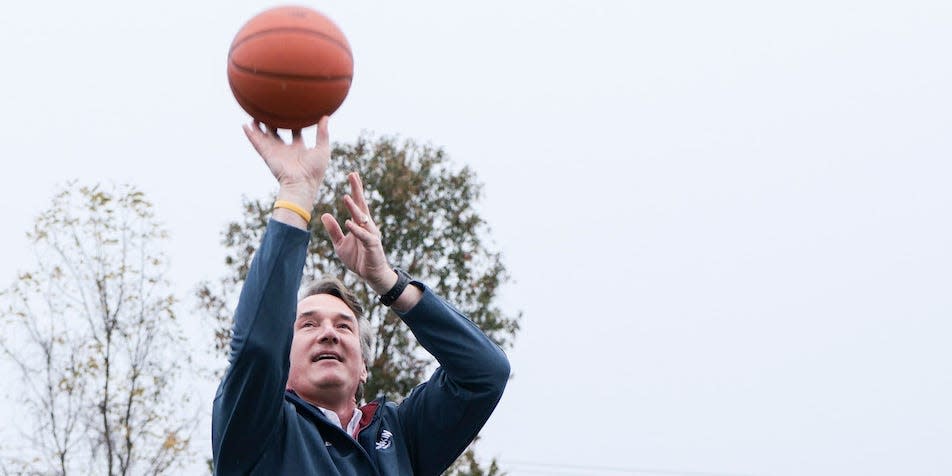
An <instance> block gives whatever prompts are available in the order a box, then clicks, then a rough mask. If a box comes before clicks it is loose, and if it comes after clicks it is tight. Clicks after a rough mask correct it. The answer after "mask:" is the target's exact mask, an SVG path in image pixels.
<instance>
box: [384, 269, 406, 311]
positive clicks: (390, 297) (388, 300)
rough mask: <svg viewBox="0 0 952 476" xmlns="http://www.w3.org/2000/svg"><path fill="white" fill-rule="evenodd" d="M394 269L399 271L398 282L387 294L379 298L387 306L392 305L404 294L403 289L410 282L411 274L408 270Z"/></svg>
mask: <svg viewBox="0 0 952 476" xmlns="http://www.w3.org/2000/svg"><path fill="white" fill-rule="evenodd" d="M393 270H394V271H395V272H396V273H397V284H394V285H393V287H392V288H390V290H389V291H387V293H386V294H384V295H383V296H380V298H379V300H380V304H383V305H384V306H387V307H390V305H391V304H393V303H394V301H396V300H397V298H398V297H400V295H401V294H403V290H404V289H406V288H407V284H410V275H409V274H407V272H406V271H404V270H402V269H400V268H393Z"/></svg>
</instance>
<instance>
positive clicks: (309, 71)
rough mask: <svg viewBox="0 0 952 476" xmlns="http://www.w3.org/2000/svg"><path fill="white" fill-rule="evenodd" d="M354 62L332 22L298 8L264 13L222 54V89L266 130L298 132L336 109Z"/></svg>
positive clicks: (241, 32)
mask: <svg viewBox="0 0 952 476" xmlns="http://www.w3.org/2000/svg"><path fill="white" fill-rule="evenodd" d="M353 75H354V59H353V56H351V53H350V45H349V44H348V43H347V38H345V37H344V34H343V33H341V31H340V29H339V28H337V25H335V24H334V22H332V21H330V20H329V19H328V18H327V17H325V16H324V15H322V14H320V13H318V12H316V11H314V10H311V9H309V8H304V7H290V6H289V7H277V8H272V9H270V10H266V11H264V12H262V13H260V14H258V15H257V16H255V17H254V18H252V19H251V20H249V21H248V23H246V24H245V25H244V26H243V27H242V28H241V30H240V31H239V32H238V34H237V35H235V40H234V41H232V43H231V48H230V49H229V50H228V84H229V85H231V92H232V93H233V94H234V95H235V99H237V100H238V104H240V105H241V107H242V109H244V110H245V111H247V112H248V114H250V115H251V117H253V118H255V119H257V120H259V121H261V122H263V123H265V124H267V125H268V126H271V127H277V128H281V129H300V128H304V127H307V126H310V125H313V124H316V123H317V121H318V120H320V118H321V117H323V116H327V115H330V114H331V113H333V112H334V111H336V110H337V108H338V107H340V105H341V103H343V102H344V98H345V97H347V91H348V90H350V83H351V79H352V78H353Z"/></svg>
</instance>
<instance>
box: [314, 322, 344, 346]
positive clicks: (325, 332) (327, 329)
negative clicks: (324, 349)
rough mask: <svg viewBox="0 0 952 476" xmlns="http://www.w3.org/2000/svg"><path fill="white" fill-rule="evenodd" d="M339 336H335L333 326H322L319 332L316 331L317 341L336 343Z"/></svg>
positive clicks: (335, 332)
mask: <svg viewBox="0 0 952 476" xmlns="http://www.w3.org/2000/svg"><path fill="white" fill-rule="evenodd" d="M338 340H339V338H338V336H337V330H336V329H334V326H322V327H321V331H320V333H318V336H317V341H318V342H332V343H334V344H336V343H337V342H338Z"/></svg>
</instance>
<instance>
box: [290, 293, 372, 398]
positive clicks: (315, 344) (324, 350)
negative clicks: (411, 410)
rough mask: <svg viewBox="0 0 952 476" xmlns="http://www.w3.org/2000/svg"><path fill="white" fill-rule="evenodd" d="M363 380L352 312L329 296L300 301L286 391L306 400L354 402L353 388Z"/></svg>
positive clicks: (317, 296) (357, 334)
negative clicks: (291, 391)
mask: <svg viewBox="0 0 952 476" xmlns="http://www.w3.org/2000/svg"><path fill="white" fill-rule="evenodd" d="M366 380H367V369H366V367H365V366H364V359H363V357H362V356H361V353H360V334H359V333H358V329H357V319H356V318H355V316H354V313H353V311H351V310H350V308H349V307H347V305H346V304H344V301H342V300H340V299H339V298H337V297H335V296H332V295H330V294H316V295H313V296H308V297H306V298H304V299H302V300H301V302H299V303H298V309H297V319H296V320H295V321H294V339H293V340H292V341H291V369H290V373H289V374H288V388H290V389H291V390H294V391H295V393H297V394H298V395H300V396H301V397H304V398H305V399H307V400H311V401H317V402H330V401H336V400H338V399H340V398H344V397H347V398H351V399H352V398H354V392H356V391H357V384H358V383H360V382H363V381H366Z"/></svg>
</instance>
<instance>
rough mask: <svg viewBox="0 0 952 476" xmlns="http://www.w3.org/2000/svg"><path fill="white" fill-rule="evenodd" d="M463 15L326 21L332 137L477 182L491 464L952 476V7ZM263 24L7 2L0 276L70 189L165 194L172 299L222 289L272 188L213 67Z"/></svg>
mask: <svg viewBox="0 0 952 476" xmlns="http://www.w3.org/2000/svg"><path fill="white" fill-rule="evenodd" d="M450 3H451V2H436V1H432V2H424V1H415V0H414V1H402V2H356V1H353V0H351V1H326V2H320V3H311V4H309V5H310V6H312V7H315V8H317V9H319V10H322V11H324V12H325V13H327V14H328V15H329V16H331V17H332V18H333V19H334V20H335V21H337V23H338V24H339V25H340V26H341V28H342V29H343V31H344V32H345V34H346V35H347V36H348V38H349V40H350V42H351V45H352V48H353V52H354V55H355V61H356V71H355V80H354V84H353V87H352V89H351V93H350V96H349V97H348V99H347V101H346V102H345V103H344V105H343V107H342V108H341V110H340V111H339V112H338V113H337V114H336V115H335V116H334V117H333V120H332V126H331V127H332V135H333V136H334V138H336V139H338V140H343V141H350V140H353V139H354V138H356V137H357V135H358V134H359V132H360V131H361V130H368V131H374V132H376V133H378V134H400V135H402V136H405V137H410V138H414V139H416V140H419V141H422V142H430V143H433V144H436V145H440V146H444V147H445V148H446V150H447V151H448V152H449V153H450V155H451V156H452V158H453V159H454V160H455V161H456V162H458V163H460V164H467V165H469V166H471V167H473V168H474V169H475V170H476V172H477V173H478V176H479V178H480V179H481V180H482V181H483V182H484V183H485V185H486V187H485V191H486V197H485V200H484V201H483V203H482V206H481V209H482V210H483V211H484V216H485V217H486V219H487V220H488V221H489V222H490V224H491V225H492V228H493V236H494V238H495V240H496V242H497V244H498V246H499V248H500V249H502V250H503V252H504V253H505V259H506V262H507V264H508V266H509V268H510V270H511V271H512V273H513V275H514V277H515V279H516V281H517V282H516V283H515V284H513V285H512V286H510V287H509V288H507V290H506V293H505V297H504V304H505V306H506V307H508V308H511V309H521V310H523V311H524V312H525V319H524V321H523V327H524V328H523V331H522V333H521V334H520V336H519V338H518V340H517V343H516V347H515V349H514V350H513V351H512V352H511V353H510V355H511V359H512V362H513V368H514V372H515V379H514V380H513V381H512V382H511V384H510V387H509V389H508V391H507V393H506V395H505V397H504V398H503V401H502V403H501V405H500V406H499V409H498V410H497V412H496V413H495V415H494V416H493V418H492V420H491V421H490V423H489V424H488V426H487V427H486V429H485V431H484V432H483V441H482V442H481V443H480V445H479V448H480V454H481V455H482V456H485V457H489V456H496V457H498V458H499V459H500V461H501V463H502V466H503V468H504V469H506V470H508V471H509V472H510V474H511V475H513V476H523V475H529V474H625V473H621V472H611V471H609V470H608V469H602V470H600V471H595V470H585V469H579V468H578V467H601V468H616V469H617V468H628V469H632V470H634V469H648V468H651V469H656V470H659V471H668V472H666V473H661V472H655V473H651V472H647V471H646V472H639V473H634V472H632V471H630V472H629V473H628V474H669V475H670V474H675V475H677V474H688V473H689V472H695V473H702V474H703V473H719V474H721V473H723V474H756V475H844V474H851V475H852V474H855V475H896V474H903V475H948V474H952V452H950V451H949V448H950V447H952V409H950V406H949V403H948V402H950V401H952V350H950V346H949V341H950V337H952V320H950V314H952V292H950V290H952V252H950V243H952V226H950V221H949V212H950V210H952V186H949V184H948V182H949V180H950V177H952V161H950V152H952V139H950V134H949V133H948V131H949V127H950V125H952V112H950V111H952V92H950V86H949V84H950V83H952V66H950V61H949V45H950V43H952V4H950V3H948V2H941V1H935V2H922V1H908V2H882V1H867V2H858V1H857V2H844V1H825V2H784V3H783V4H778V3H779V2H753V1H751V2H720V1H718V2H713V1H696V2H684V1H664V2H662V1H654V2H637V1H621V0H619V1H607V0H606V1H596V0H589V1H575V2H570V1H552V0H550V1H523V2H503V1H497V0H493V1H484V2H478V3H468V4H466V5H464V6H459V5H455V2H452V3H454V4H453V5H452V6H451V5H449V4H450ZM275 5H277V4H276V3H270V2H266V1H251V0H238V1H224V0H210V1H204V2H186V1H184V0H167V1H162V2H128V1H124V2H123V1H118V0H108V1H107V0H92V1H89V2H67V1H63V0H59V1H54V2H13V3H11V4H9V5H6V6H5V8H4V13H3V15H2V16H0V58H2V59H3V68H2V70H3V74H2V77H3V79H2V80H0V81H2V82H0V85H2V87H0V110H2V112H3V116H2V118H0V130H2V132H0V134H2V135H0V138H2V145H3V147H4V149H5V154H4V156H5V158H4V162H5V164H6V165H7V168H6V170H5V172H4V173H2V174H0V212H2V213H3V216H4V218H5V222H6V223H7V225H6V226H5V227H4V230H3V232H2V233H0V240H2V241H0V243H2V246H3V249H4V250H6V253H5V256H4V259H3V260H0V282H9V281H11V280H12V279H13V278H14V276H15V272H16V270H17V269H22V268H24V267H25V266H27V265H28V264H29V261H27V259H26V258H27V256H28V253H29V249H28V247H27V243H26V240H25V238H24V233H25V232H26V231H27V229H28V228H29V226H30V224H31V223H32V221H33V218H34V216H35V215H36V214H37V213H39V211H40V209H41V208H42V207H43V206H45V204H47V203H48V202H49V199H50V196H51V195H52V193H53V192H54V191H55V190H57V188H58V187H59V186H60V185H61V184H62V183H64V182H65V181H67V180H69V179H71V178H79V179H81V180H83V181H85V182H94V181H99V180H112V181H117V182H131V183H134V184H136V185H138V186H140V187H141V188H142V189H144V190H145V191H146V192H147V193H148V195H149V196H150V197H151V199H152V200H153V201H154V202H155V204H156V206H157V212H158V213H159V216H160V218H161V219H163V220H164V222H165V223H166V224H167V226H168V228H169V229H170V230H171V232H172V242H171V243H170V248H169V251H170V255H171V258H172V260H173V269H172V277H173V279H174V280H175V282H176V283H177V285H178V286H179V289H180V292H181V294H182V295H183V296H184V297H188V293H189V291H190V290H191V289H192V288H193V287H194V285H195V283H197V282H198V281H199V280H201V279H213V278H216V277H218V276H220V275H221V273H222V272H223V269H224V268H223V266H222V264H221V263H222V257H223V252H222V250H221V249H220V245H219V241H220V233H221V230H222V229H223V226H224V224H225V223H226V222H228V221H229V220H232V219H235V218H236V217H238V216H239V212H240V210H239V201H240V198H241V196H242V195H243V194H245V195H248V196H252V197H262V196H265V195H266V194H267V193H268V192H269V191H270V190H272V188H273V179H272V178H271V177H270V175H269V174H268V172H267V170H266V168H265V167H264V166H263V165H262V163H261V162H260V159H258V158H257V156H256V155H255V154H254V152H253V150H252V149H251V148H250V147H249V146H248V145H247V144H246V140H245V138H244V136H243V134H242V133H241V130H240V125H241V124H242V123H243V122H245V121H246V120H247V117H246V116H245V115H244V113H243V112H242V111H241V109H240V108H239V107H238V106H237V103H235V101H234V99H233V98H232V96H231V92H230V90H229V89H228V84H227V81H226V77H225V57H226V53H227V49H228V45H229V43H230V42H231V39H232V37H233V35H234V34H235V33H236V32H237V30H238V28H239V27H240V26H241V25H242V24H243V23H244V22H245V21H246V20H247V19H248V18H250V17H251V16H252V15H254V14H256V13H257V12H259V11H261V10H263V9H265V8H267V7H270V6H275ZM187 304H189V305H188V306H183V312H184V313H185V314H188V313H189V310H190V309H191V306H190V303H187ZM210 385H211V386H214V383H211V384H210ZM209 398H210V397H209ZM201 438H205V437H201ZM203 444H204V445H206V446H205V448H207V439H206V440H205V442H204V443H203ZM530 463H534V464H536V465H531V464H530ZM542 463H544V464H548V465H555V466H545V467H544V466H538V464H542ZM559 466H561V467H563V469H559ZM568 466H574V467H576V468H574V469H573V468H567V467H568Z"/></svg>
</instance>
